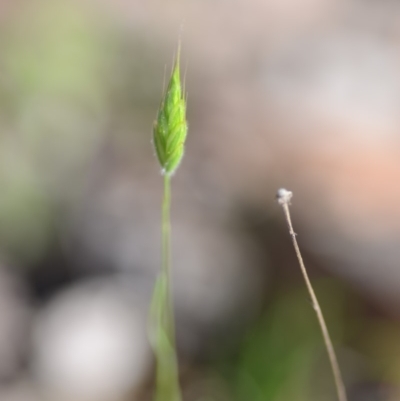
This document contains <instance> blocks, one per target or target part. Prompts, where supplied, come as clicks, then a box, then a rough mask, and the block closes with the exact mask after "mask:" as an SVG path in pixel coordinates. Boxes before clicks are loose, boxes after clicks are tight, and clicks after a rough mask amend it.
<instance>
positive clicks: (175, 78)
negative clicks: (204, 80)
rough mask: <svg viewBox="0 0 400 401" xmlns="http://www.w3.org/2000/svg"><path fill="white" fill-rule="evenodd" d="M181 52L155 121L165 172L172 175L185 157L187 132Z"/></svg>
mask: <svg viewBox="0 0 400 401" xmlns="http://www.w3.org/2000/svg"><path fill="white" fill-rule="evenodd" d="M179 54H180V51H179V50H178V56H177V58H176V61H175V66H174V69H173V71H172V74H171V78H170V80H169V83H168V87H167V90H166V92H165V95H164V98H163V100H162V102H161V105H160V109H159V110H158V115H157V120H156V121H155V122H154V129H153V140H154V147H155V149H156V153H157V158H158V161H159V162H160V164H161V167H162V171H163V174H166V175H168V176H171V175H172V174H173V173H174V171H175V170H176V168H177V167H178V166H179V163H180V161H181V160H182V157H183V151H184V145H185V140H186V134H187V122H186V102H185V99H184V97H183V95H182V86H181V77H180V70H179V58H180V57H179Z"/></svg>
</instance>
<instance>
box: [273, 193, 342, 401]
mask: <svg viewBox="0 0 400 401" xmlns="http://www.w3.org/2000/svg"><path fill="white" fill-rule="evenodd" d="M292 196H293V193H292V192H291V191H287V190H286V189H283V188H281V189H279V190H278V193H277V196H276V197H277V200H278V202H279V204H280V205H281V206H282V208H283V212H284V214H285V218H286V222H287V225H288V228H289V234H290V236H291V238H292V242H293V246H294V250H295V252H296V256H297V260H298V261H299V265H300V269H301V272H302V274H303V277H304V281H305V282H306V286H307V290H308V292H309V294H310V297H311V302H312V306H313V308H314V310H315V313H316V314H317V319H318V323H319V325H320V327H321V331H322V336H323V338H324V342H325V346H326V350H327V352H328V356H329V361H330V363H331V367H332V372H333V377H334V379H335V385H336V391H337V395H338V399H339V401H347V396H346V390H345V386H344V384H343V379H342V374H341V372H340V368H339V364H338V361H337V358H336V354H335V350H334V348H333V345H332V340H331V338H330V336H329V332H328V328H327V327H326V323H325V319H324V315H323V314H322V310H321V307H320V305H319V303H318V299H317V296H316V295H315V292H314V289H313V287H312V285H311V281H310V278H309V277H308V274H307V270H306V267H305V265H304V262H303V258H302V256H301V252H300V248H299V245H298V243H297V239H296V233H295V232H294V230H293V225H292V219H291V217H290V211H289V205H290V200H291V199H292Z"/></svg>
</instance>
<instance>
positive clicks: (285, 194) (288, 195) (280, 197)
mask: <svg viewBox="0 0 400 401" xmlns="http://www.w3.org/2000/svg"><path fill="white" fill-rule="evenodd" d="M292 197H293V192H292V191H288V190H287V189H285V188H279V189H278V191H277V193H276V199H277V201H278V202H279V204H280V205H284V204H290V200H291V199H292Z"/></svg>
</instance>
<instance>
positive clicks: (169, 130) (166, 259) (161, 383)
mask: <svg viewBox="0 0 400 401" xmlns="http://www.w3.org/2000/svg"><path fill="white" fill-rule="evenodd" d="M179 62H180V50H179V49H178V54H177V57H176V60H175V65H174V68H173V71H172V74H171V78H170V80H169V83H168V86H167V89H166V91H165V94H164V97H163V99H162V101H161V104H160V108H159V110H158V114H157V119H156V121H155V123H154V128H153V142H154V147H155V150H156V154H157V158H158V161H159V163H160V165H161V168H162V174H163V176H164V199H163V205H162V268H161V272H160V273H159V275H158V278H157V281H156V284H155V288H154V293H153V298H152V302H151V310H150V318H151V333H150V337H151V343H152V347H153V350H154V353H155V358H156V365H157V367H156V384H155V385H156V388H155V398H154V400H155V401H181V392H180V387H179V379H178V376H179V371H178V361H177V356H176V346H175V328H174V313H173V305H172V304H173V301H172V289H171V287H172V284H171V243H170V241H171V224H170V208H171V177H172V175H173V173H174V172H175V170H176V169H177V167H178V166H179V163H180V161H181V160H182V157H183V150H184V144H185V139H186V134H187V122H186V101H185V98H184V96H183V93H182V92H183V91H182V85H181V78H180V69H179Z"/></svg>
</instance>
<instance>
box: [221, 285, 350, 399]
mask: <svg viewBox="0 0 400 401" xmlns="http://www.w3.org/2000/svg"><path fill="white" fill-rule="evenodd" d="M315 289H316V292H317V294H318V298H319V300H320V303H321V307H322V308H323V310H324V313H325V316H326V320H327V324H328V326H329V329H330V330H331V333H332V338H333V341H334V342H335V344H336V346H338V347H340V343H341V340H342V338H343V335H344V333H343V330H344V325H345V308H346V294H345V292H344V291H343V288H342V287H341V286H340V285H338V284H337V283H335V282H333V281H330V280H319V281H317V282H316V283H315ZM325 359H326V361H325ZM221 369H222V372H223V374H224V376H225V377H226V378H227V380H228V382H230V383H232V387H233V390H232V393H233V395H234V397H235V399H236V400H237V401H247V400H254V401H285V400H296V401H301V400H310V399H314V397H313V395H314V394H315V393H317V394H318V393H319V392H325V391H329V392H330V393H332V394H335V389H334V384H333V381H332V375H331V372H330V366H329V363H328V361H327V355H326V351H325V348H324V344H323V340H322V336H321V332H320V329H319V326H318V323H317V320H316V317H315V313H314V311H313V309H312V306H311V302H310V301H309V299H308V295H307V292H306V290H305V289H303V288H301V289H286V290H285V291H284V292H281V293H278V294H277V295H276V297H274V299H273V300H272V303H271V304H270V306H268V308H267V310H266V311H265V313H264V314H263V316H262V317H261V318H260V319H259V320H258V321H257V322H256V324H255V325H254V326H253V327H252V328H251V329H250V330H249V332H248V334H247V335H246V336H245V339H244V341H243V342H242V343H241V345H240V347H239V349H238V350H237V351H236V352H235V353H234V356H233V357H232V358H231V359H228V360H227V361H225V362H223V363H222V368H221ZM321 383H322V385H321ZM325 383H327V387H328V388H327V389H325ZM321 387H323V388H321ZM315 399H318V396H316V398H315Z"/></svg>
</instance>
